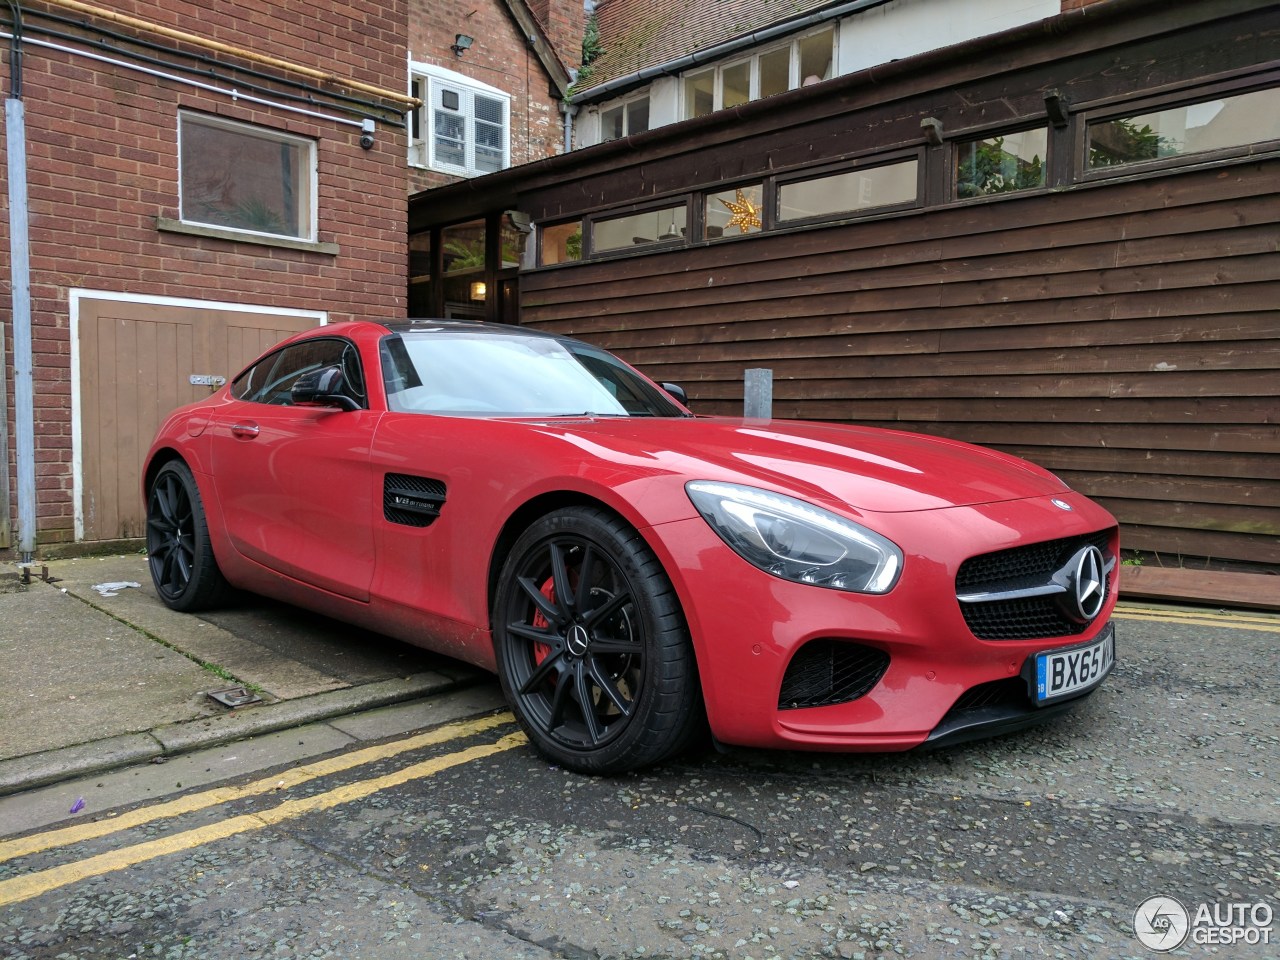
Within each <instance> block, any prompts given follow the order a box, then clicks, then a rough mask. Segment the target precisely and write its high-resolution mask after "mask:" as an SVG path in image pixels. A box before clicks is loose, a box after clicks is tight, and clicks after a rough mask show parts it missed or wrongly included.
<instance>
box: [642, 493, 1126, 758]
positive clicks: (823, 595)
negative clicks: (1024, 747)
mask: <svg viewBox="0 0 1280 960" xmlns="http://www.w3.org/2000/svg"><path fill="white" fill-rule="evenodd" d="M1059 499H1062V498H1059ZM1070 500H1071V503H1072V505H1073V507H1074V508H1075V509H1074V510H1072V511H1071V512H1069V513H1065V512H1063V511H1062V510H1061V509H1059V508H1058V507H1055V506H1052V505H1051V504H1050V503H1049V501H1047V500H1043V501H1042V500H1026V501H1012V502H1005V503H997V504H987V505H981V506H977V507H957V508H950V509H946V510H937V511H928V512H922V513H911V514H895V515H885V516H881V517H861V518H858V519H859V522H862V523H865V524H867V525H868V526H871V527H872V528H873V529H876V530H877V531H878V532H880V533H882V534H884V535H885V536H888V537H889V538H890V539H892V540H894V541H895V542H896V543H898V545H899V546H900V547H902V549H903V551H904V553H905V554H906V559H905V562H904V567H903V573H902V577H901V579H900V580H899V582H898V584H897V585H896V586H895V587H894V589H893V590H892V591H890V592H889V593H888V594H886V595H884V596H864V595H860V594H850V593H843V592H840V591H835V590H828V589H823V588H818V587H812V586H807V585H803V584H797V583H792V582H789V581H784V580H780V579H778V578H776V577H772V576H769V575H768V574H766V573H764V572H763V571H761V570H758V569H757V568H755V567H754V566H752V565H751V564H749V563H747V562H746V561H745V560H743V559H742V558H740V557H739V556H738V555H737V554H736V553H734V552H733V551H732V550H731V549H729V548H728V547H727V546H726V545H725V544H724V543H723V541H721V540H720V538H719V537H718V536H716V534H715V533H714V532H713V531H712V530H711V529H710V527H708V526H707V524H706V523H705V522H704V521H702V520H701V518H693V519H690V520H684V521H678V522H675V523H671V524H664V525H662V527H660V528H655V531H654V532H655V537H654V539H655V540H656V542H655V543H654V547H655V550H657V551H658V553H659V556H660V559H661V560H662V561H663V564H664V566H665V567H666V569H667V571H668V572H669V573H670V574H671V576H672V580H673V582H674V584H675V586H676V590H677V592H678V593H679V595H680V598H681V602H682V604H683V606H684V610H685V614H686V617H687V619H688V622H689V627H690V631H691V633H692V636H693V641H694V646H695V650H696V652H697V657H698V665H699V674H700V676H701V680H702V686H703V694H704V698H705V701H706V706H707V714H708V718H709V721H710V724H711V728H712V732H713V734H714V735H715V737H716V738H717V739H718V740H720V741H722V742H724V743H727V744H736V745H742V746H755V747H780V748H799V749H813V750H845V751H899V750H908V749H911V748H914V747H917V746H920V745H921V744H926V743H928V744H930V745H940V744H944V743H954V742H959V741H961V740H963V739H973V738H975V737H979V736H987V735H991V734H996V733H1002V732H1007V731H1010V730H1014V729H1020V728H1022V727H1024V726H1029V725H1031V724H1033V723H1039V722H1041V721H1043V720H1045V719H1050V718H1052V717H1053V716H1055V715H1057V714H1059V713H1061V712H1063V710H1065V709H1068V708H1070V707H1071V706H1072V705H1074V704H1075V703H1076V702H1078V701H1079V700H1080V699H1082V698H1083V696H1087V695H1088V692H1092V691H1088V692H1085V693H1082V694H1081V696H1080V697H1073V698H1071V699H1069V700H1066V701H1062V702H1059V703H1055V704H1051V705H1048V706H1043V707H1038V708H1037V707H1035V706H1033V705H1032V704H1031V702H1030V699H1029V697H1027V695H1026V693H1025V681H1024V680H1023V679H1022V676H1023V671H1024V668H1025V667H1026V665H1027V663H1028V660H1029V658H1032V657H1034V655H1035V654H1037V653H1040V652H1043V651H1046V650H1050V649H1056V648H1058V647H1071V646H1075V645H1077V644H1081V643H1083V642H1087V641H1089V640H1092V639H1094V638H1096V637H1097V636H1099V635H1100V634H1101V632H1102V630H1103V629H1104V628H1105V627H1106V624H1107V623H1108V621H1109V620H1110V616H1111V612H1112V610H1113V608H1114V606H1115V600H1116V593H1117V589H1116V587H1117V583H1116V571H1117V570H1118V568H1113V570H1112V572H1111V574H1110V576H1109V578H1108V581H1109V582H1108V586H1107V599H1106V602H1105V604H1104V605H1103V607H1102V609H1101V611H1100V612H1099V614H1098V615H1097V617H1096V618H1095V619H1094V620H1093V621H1092V622H1091V623H1089V624H1088V625H1087V626H1086V627H1085V628H1084V629H1083V630H1082V631H1081V632H1079V633H1076V634H1073V635H1071V636H1064V637H1052V638H1047V639H1046V638H1044V637H1040V638H1030V639H1000V640H980V639H978V638H977V637H975V636H974V634H973V632H972V631H971V630H970V628H969V626H968V625H967V624H966V622H965V618H964V616H963V615H962V613H961V609H960V604H959V601H957V599H956V582H955V579H956V573H957V570H958V569H959V568H960V565H961V564H962V563H963V562H964V561H965V560H966V559H968V558H969V557H972V556H977V555H981V554H986V553H990V552H994V551H1000V550H1005V549H1012V548H1015V547H1019V546H1022V545H1025V544H1031V543H1038V542H1042V541H1049V540H1055V539H1059V538H1063V537H1070V536H1073V535H1085V534H1089V533H1094V532H1097V531H1099V530H1105V529H1110V528H1112V527H1113V526H1114V522H1115V521H1114V520H1113V519H1112V518H1111V517H1110V515H1109V514H1107V512H1106V511H1105V510H1102V509H1101V508H1100V507H1097V506H1096V505H1094V504H1092V503H1091V502H1090V501H1088V500H1087V499H1085V498H1084V497H1079V496H1077V495H1070ZM1110 547H1111V553H1112V556H1114V555H1115V548H1116V547H1117V544H1116V543H1115V541H1114V537H1113V539H1112V543H1111V545H1110ZM814 642H833V643H835V644H856V645H858V646H859V647H860V648H865V649H871V650H874V651H881V652H883V654H885V655H887V657H888V664H887V667H886V668H885V669H884V671H883V674H882V675H880V676H879V679H878V681H877V682H874V686H872V687H871V688H870V689H869V690H868V691H867V692H865V693H864V694H861V695H859V696H857V697H856V698H855V699H852V700H849V701H847V702H840V703H832V704H830V705H824V706H801V707H798V708H794V709H787V708H786V707H785V706H782V705H780V703H779V696H780V691H781V690H782V687H783V680H784V676H785V675H786V672H787V668H788V665H789V664H790V663H791V662H792V659H793V657H795V655H796V654H797V652H799V651H800V650H801V649H802V648H805V647H806V646H807V645H809V644H812V643H814ZM992 684H1003V685H1004V694H1003V696H1004V700H1003V701H1002V702H1000V703H988V704H985V705H980V706H977V707H966V706H965V700H964V698H965V696H966V694H969V693H970V691H974V690H975V689H979V688H984V687H985V686H987V685H992ZM1019 685H1021V686H1019ZM1017 689H1021V690H1022V691H1023V693H1022V696H1021V700H1020V701H1019V700H1018V698H1017V696H1015V691H1016V690H1017ZM958 708H959V709H958Z"/></svg>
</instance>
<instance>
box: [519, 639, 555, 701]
mask: <svg viewBox="0 0 1280 960" xmlns="http://www.w3.org/2000/svg"><path fill="white" fill-rule="evenodd" d="M562 659H563V654H562V653H561V652H560V651H557V650H553V651H552V652H551V653H549V654H547V656H546V657H544V658H543V660H542V662H541V663H540V664H538V665H537V666H536V667H534V668H533V672H532V673H531V674H529V679H528V680H526V681H525V682H524V685H523V686H522V687H521V688H520V692H521V693H522V694H526V695H527V694H530V693H534V692H536V691H537V690H538V688H539V687H541V686H542V683H543V681H545V680H546V679H547V677H549V676H550V675H551V674H552V673H554V672H555V670H556V665H557V664H559V663H560V661H561V660H562Z"/></svg>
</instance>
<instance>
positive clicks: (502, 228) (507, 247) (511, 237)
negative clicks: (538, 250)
mask: <svg viewBox="0 0 1280 960" xmlns="http://www.w3.org/2000/svg"><path fill="white" fill-rule="evenodd" d="M498 229H499V241H500V242H499V244H498V252H499V253H500V254H501V255H502V263H500V264H499V265H498V266H499V269H502V270H510V269H511V268H513V267H518V266H520V262H521V261H522V260H523V259H524V242H525V240H526V239H528V236H529V231H528V229H527V228H526V229H524V230H521V229H520V228H519V227H517V226H516V225H515V223H514V222H513V221H512V219H511V214H510V212H508V213H504V214H503V215H502V219H501V221H499V224H498Z"/></svg>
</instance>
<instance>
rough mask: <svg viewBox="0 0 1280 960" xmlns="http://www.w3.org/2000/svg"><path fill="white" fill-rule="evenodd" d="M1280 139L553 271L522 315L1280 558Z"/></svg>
mask: <svg viewBox="0 0 1280 960" xmlns="http://www.w3.org/2000/svg"><path fill="white" fill-rule="evenodd" d="M1278 184H1280V161H1278V160H1276V159H1267V158H1264V159H1259V160H1256V161H1249V162H1245V163H1240V164H1237V165H1234V166H1230V167H1226V168H1217V169H1204V170H1191V171H1181V172H1173V173H1170V174H1168V175H1166V176H1163V177H1160V178H1157V179H1144V180H1132V181H1117V182H1114V183H1109V184H1105V185H1097V184H1095V185H1090V186H1088V187H1084V188H1078V189H1073V190H1069V191H1064V192H1062V193H1053V194H1046V195H1041V196H1036V197H1028V198H1015V199H1013V200H1000V201H996V202H987V203H974V204H968V205H960V206H950V207H946V206H944V207H940V208H937V209H934V210H928V211H925V212H915V213H910V214H906V215H898V216H893V217H887V218H883V219H879V220H871V221H864V222H851V223H846V224H840V225H835V226H831V227H824V228H821V229H811V230H806V231H797V232H791V233H777V234H771V235H764V236H759V237H750V238H745V239H743V240H733V241H731V242H724V243H719V244H707V245H703V246H693V247H691V248H688V249H685V250H682V251H678V252H670V253H658V254H650V255H642V256H630V257H626V258H620V259H616V260H606V261H599V262H593V263H586V264H579V265H574V266H572V267H568V268H563V269H555V270H545V271H535V272H531V273H529V274H526V275H525V276H524V277H523V278H522V308H523V310H522V319H523V322H525V323H526V324H528V325H532V326H536V327H540V328H543V329H547V330H553V331H558V332H565V333H572V334H573V335H576V336H581V337H583V338H585V339H588V340H591V341H593V342H596V343H599V344H601V345H602V346H605V347H608V348H609V349H611V350H614V351H615V352H617V353H619V354H620V355H622V356H623V357H625V358H626V359H628V360H630V361H631V362H633V363H635V364H636V365H637V366H639V367H641V368H642V369H644V370H645V371H646V372H647V373H649V374H650V375H651V376H653V377H654V378H655V379H661V380H669V381H677V382H680V383H682V384H683V385H684V386H685V387H686V389H687V390H688V391H689V395H690V397H691V401H692V405H693V408H694V409H695V410H696V411H699V412H705V413H719V414H729V415H732V414H736V413H738V412H739V411H740V410H741V398H742V379H743V371H744V370H745V369H747V368H750V367H768V368H770V369H772V370H773V372H774V396H775V413H776V414H777V415H779V416H784V417H794V418H804V419H823V420H836V421H851V422H860V423H868V424H873V425H877V426H885V427H893V428H899V429H909V430H913V431H917V432H923V433H930V434H935V435H939V436H948V437H954V438H958V439H962V440H969V441H972V442H976V443H982V444H985V445H989V446H993V447H997V448H1000V449H1005V450H1008V451H1010V452H1012V453H1016V454H1018V455H1020V456H1024V457H1027V458H1028V459H1031V460H1033V461H1036V462H1039V463H1042V464H1044V465H1046V466H1048V467H1049V468H1050V469H1054V470H1057V471H1059V472H1060V473H1061V474H1062V475H1064V477H1065V478H1066V479H1068V480H1069V481H1070V482H1071V484H1072V485H1073V486H1075V487H1076V488H1077V489H1080V490H1082V491H1083V492H1085V493H1087V494H1089V495H1091V496H1094V497H1096V498H1098V499H1099V500H1100V502H1102V503H1104V505H1106V506H1107V507H1108V508H1109V509H1111V510H1112V511H1113V512H1115V514H1116V515H1117V517H1118V518H1119V519H1120V521H1121V524H1122V527H1123V531H1122V542H1123V543H1124V545H1125V546H1127V547H1129V548H1132V549H1137V550H1144V551H1155V550H1158V551H1161V552H1162V553H1174V554H1180V555H1186V556H1196V557H1204V558H1208V557H1212V558H1215V559H1217V560H1226V561H1240V562H1248V563H1259V564H1275V563H1280V555H1278V553H1280V547H1277V544H1278V543H1280V309H1278V308H1280V256H1277V255H1276V254H1277V253H1278V252H1280V229H1277V227H1278V225H1280V190H1277V185H1278Z"/></svg>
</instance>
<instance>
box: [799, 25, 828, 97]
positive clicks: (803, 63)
mask: <svg viewBox="0 0 1280 960" xmlns="http://www.w3.org/2000/svg"><path fill="white" fill-rule="evenodd" d="M834 49H835V31H834V30H823V31H822V32H821V33H815V34H812V35H810V36H807V37H801V38H800V85H801V86H802V87H807V86H808V85H809V84H811V83H817V82H818V81H819V80H830V79H831V54H832V51H833V50H834Z"/></svg>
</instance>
